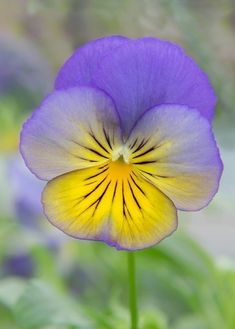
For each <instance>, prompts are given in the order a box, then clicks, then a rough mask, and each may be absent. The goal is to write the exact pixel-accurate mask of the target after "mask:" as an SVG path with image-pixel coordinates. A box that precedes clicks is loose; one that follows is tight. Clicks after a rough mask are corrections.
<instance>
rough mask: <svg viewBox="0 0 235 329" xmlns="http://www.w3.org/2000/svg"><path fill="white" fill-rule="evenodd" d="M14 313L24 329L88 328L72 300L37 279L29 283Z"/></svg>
mask: <svg viewBox="0 0 235 329" xmlns="http://www.w3.org/2000/svg"><path fill="white" fill-rule="evenodd" d="M13 312H14V315H15V318H16V320H17V322H18V324H19V326H20V328H21V327H22V329H37V328H38V329H39V328H40V329H41V328H43V327H46V326H53V325H57V326H58V327H60V326H62V328H63V326H65V325H68V326H75V328H77V329H80V328H87V327H86V322H85V321H84V319H83V317H82V315H81V312H79V310H78V309H77V307H76V305H75V304H74V303H73V302H72V301H71V300H70V299H68V298H66V297H65V296H63V295H60V294H58V293H57V292H56V291H54V290H53V289H52V288H51V286H49V285H48V284H47V283H45V282H43V281H39V280H35V279H34V280H32V281H30V282H29V284H28V286H27V287H26V289H25V291H24V292H23V294H22V295H21V297H20V298H19V300H18V301H17V303H16V305H15V307H14V309H13ZM66 329H67V327H66Z"/></svg>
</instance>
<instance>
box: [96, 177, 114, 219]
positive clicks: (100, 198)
mask: <svg viewBox="0 0 235 329" xmlns="http://www.w3.org/2000/svg"><path fill="white" fill-rule="evenodd" d="M110 184H111V181H109V183H108V184H107V186H106V188H105V189H104V191H103V193H102V194H101V196H100V197H99V198H98V199H97V200H96V202H97V204H96V205H95V209H94V212H93V215H92V216H94V215H95V212H96V210H97V208H98V206H99V204H100V202H101V200H102V199H103V196H104V195H105V193H106V192H107V189H108V187H109V185H110Z"/></svg>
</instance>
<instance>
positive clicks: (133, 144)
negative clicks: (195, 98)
mask: <svg viewBox="0 0 235 329" xmlns="http://www.w3.org/2000/svg"><path fill="white" fill-rule="evenodd" d="M137 140H138V138H136V139H135V140H134V142H133V143H132V145H130V148H131V149H133V147H134V146H135V144H136V143H137Z"/></svg>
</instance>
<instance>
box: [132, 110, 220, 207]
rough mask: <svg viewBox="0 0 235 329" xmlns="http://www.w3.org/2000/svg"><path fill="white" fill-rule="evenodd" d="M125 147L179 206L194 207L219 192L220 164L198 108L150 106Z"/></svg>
mask: <svg viewBox="0 0 235 329" xmlns="http://www.w3.org/2000/svg"><path fill="white" fill-rule="evenodd" d="M126 148H127V149H129V157H130V160H129V161H130V163H132V164H134V165H135V167H137V168H138V171H139V172H140V173H141V175H142V176H143V177H145V179H147V180H148V181H151V182H152V183H153V184H154V185H155V186H156V187H158V188H159V190H161V191H162V192H163V193H165V194H166V195H167V196H168V197H169V198H170V199H171V200H172V201H173V202H174V204H175V206H176V207H177V208H178V209H182V210H198V209H200V208H202V207H204V206H206V205H207V204H208V203H209V202H210V200H211V199H212V198H213V196H214V195H215V193H216V192H217V190H218V185H219V180H220V177H221V173H222V169H223V165H222V162H221V159H220V156H219V151H218V148H217V146H216V142H215V140H214V136H213V133H212V131H211V125H210V124H209V123H208V121H207V120H206V119H205V118H204V117H202V116H201V115H200V113H199V112H198V111H197V110H194V109H189V108H187V107H185V106H178V105H163V106H159V107H155V108H152V109H150V110H148V111H147V112H146V113H145V114H144V115H143V116H142V118H140V120H139V121H138V122H137V124H136V126H135V127H134V129H133V131H132V133H131V135H130V136H129V139H128V141H127V145H126Z"/></svg>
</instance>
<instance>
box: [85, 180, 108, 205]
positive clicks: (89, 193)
mask: <svg viewBox="0 0 235 329" xmlns="http://www.w3.org/2000/svg"><path fill="white" fill-rule="evenodd" d="M107 177H108V175H107V176H105V177H104V179H102V180H101V181H100V182H99V183H98V184H97V185H96V186H95V187H94V188H93V189H92V190H91V191H90V192H88V193H87V194H85V195H84V196H83V199H85V198H86V197H88V196H89V195H91V194H92V193H93V192H94V191H95V190H96V189H97V188H98V187H99V186H100V185H101V184H102V183H103V182H104V181H105V179H106V178H107Z"/></svg>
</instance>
